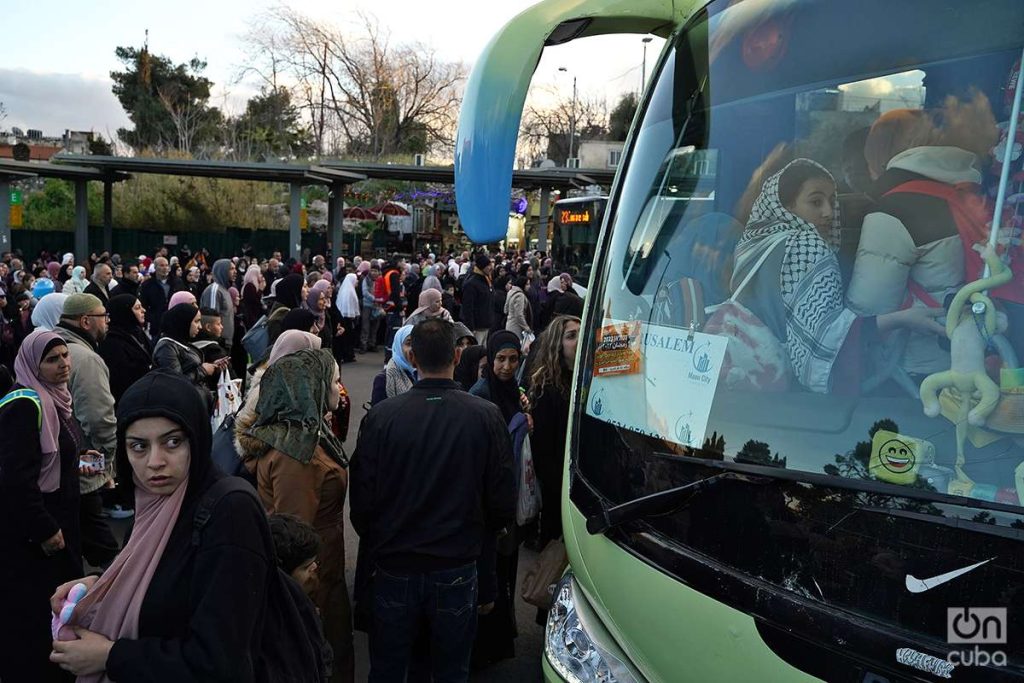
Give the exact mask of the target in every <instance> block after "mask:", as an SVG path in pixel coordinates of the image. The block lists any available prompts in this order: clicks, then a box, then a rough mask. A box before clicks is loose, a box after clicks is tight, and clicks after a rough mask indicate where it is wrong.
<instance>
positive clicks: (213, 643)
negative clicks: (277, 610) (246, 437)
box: [107, 474, 274, 683]
mask: <svg viewBox="0 0 1024 683" xmlns="http://www.w3.org/2000/svg"><path fill="white" fill-rule="evenodd" d="M215 479H216V475H212V474H211V477H210V479H208V480H207V481H206V482H204V483H206V484H207V486H206V488H208V486H209V485H212V484H213V481H214V480H215ZM204 490H205V488H204ZM198 503H199V497H198V496H193V495H191V492H189V495H188V496H187V497H186V499H185V502H184V504H183V505H182V507H181V512H180V513H179V514H178V521H177V523H175V525H174V528H173V530H172V531H171V535H170V538H169V540H168V542H167V548H166V549H165V550H164V554H163V556H162V557H161V558H160V563H159V564H158V565H157V568H156V573H155V574H154V575H153V580H152V581H151V582H150V584H149V588H148V589H147V591H146V596H145V598H143V601H142V607H141V609H140V610H139V637H138V638H137V639H134V640H129V639H125V638H122V639H120V640H118V641H116V642H115V643H114V647H113V648H112V649H111V650H110V656H109V657H108V659H107V674H108V675H109V676H110V678H111V680H114V681H150V682H152V683H158V682H160V681H167V683H172V682H174V683H176V682H177V681H199V680H202V681H254V680H259V674H258V673H255V674H254V671H253V669H254V657H255V655H257V654H258V653H259V648H260V647H261V645H260V639H261V637H262V633H263V624H264V608H265V604H264V603H265V601H266V599H267V584H268V575H269V572H270V571H272V570H273V569H274V558H273V556H272V554H271V549H269V548H267V547H266V545H265V544H264V541H263V538H262V534H261V531H260V525H261V524H266V521H265V513H264V512H263V510H262V509H261V508H260V506H259V504H258V503H257V502H256V499H255V498H254V497H253V496H251V495H248V494H246V493H244V492H239V493H231V494H228V495H226V496H225V497H224V498H223V499H221V501H220V503H218V505H217V507H216V508H214V514H213V516H212V517H211V518H210V521H209V522H208V523H207V525H206V527H205V528H204V529H203V532H202V534H201V535H200V542H199V545H198V547H193V545H192V528H193V518H194V516H195V511H196V507H197V506H198Z"/></svg>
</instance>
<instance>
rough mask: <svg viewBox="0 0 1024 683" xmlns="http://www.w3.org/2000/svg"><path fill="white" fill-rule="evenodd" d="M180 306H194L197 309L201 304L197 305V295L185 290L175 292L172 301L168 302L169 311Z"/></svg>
mask: <svg viewBox="0 0 1024 683" xmlns="http://www.w3.org/2000/svg"><path fill="white" fill-rule="evenodd" d="M178 304H192V305H193V306H196V307H198V306H199V304H198V303H196V295H195V294H193V293H192V292H188V291H185V290H182V291H180V292H175V293H174V294H172V295H171V298H170V300H169V301H168V302H167V310H168V311H169V310H171V309H172V308H174V307H175V306H177V305H178Z"/></svg>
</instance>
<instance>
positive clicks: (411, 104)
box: [246, 8, 466, 159]
mask: <svg viewBox="0 0 1024 683" xmlns="http://www.w3.org/2000/svg"><path fill="white" fill-rule="evenodd" d="M360 19H361V22H362V24H363V25H362V26H361V27H360V30H359V31H358V32H357V33H355V34H349V33H346V32H343V31H341V30H340V29H338V28H337V27H334V26H331V25H328V24H324V23H323V22H322V21H318V20H313V19H311V18H309V17H306V16H305V15H302V14H300V13H298V12H296V11H293V10H291V9H287V8H279V9H277V10H274V11H273V12H271V13H270V14H269V15H267V16H266V17H264V19H263V21H262V22H261V23H260V24H259V25H258V26H256V27H254V28H253V29H252V30H251V31H250V32H249V34H247V36H246V39H247V40H248V41H250V53H251V54H254V55H255V56H257V57H258V58H259V61H258V63H257V64H255V65H254V66H252V67H251V68H250V69H249V71H251V72H253V73H257V74H258V76H259V77H260V78H261V79H263V81H264V82H265V83H276V82H277V79H278V78H279V77H280V76H282V75H285V74H286V75H287V76H288V77H289V80H292V81H294V82H295V84H296V85H295V86H294V88H293V89H292V95H293V97H294V98H295V100H296V101H297V103H298V106H299V107H300V108H301V110H302V112H303V114H304V115H305V116H306V117H307V119H308V120H309V122H310V126H311V132H312V136H313V140H314V144H315V146H316V149H317V152H318V153H323V152H325V151H328V147H330V148H332V149H331V150H330V151H334V152H338V151H347V152H349V153H353V154H358V155H363V156H369V157H372V158H376V159H379V158H382V157H386V156H389V155H392V154H396V153H414V152H426V151H428V150H431V149H436V150H439V151H445V152H447V151H450V150H451V149H453V148H454V137H455V121H456V117H457V115H458V105H459V101H460V99H459V98H460V87H461V84H462V82H463V81H464V79H465V77H466V67H465V66H464V65H463V64H461V63H457V62H446V61H444V60H442V59H440V58H439V57H438V56H437V54H436V53H435V52H434V50H433V49H431V48H429V47H427V46H424V45H422V44H419V43H411V44H397V45H395V44H392V43H391V42H390V39H389V35H388V34H387V32H386V31H384V30H382V29H381V27H380V26H379V24H378V23H377V21H376V20H375V19H373V18H372V17H369V16H361V17H360Z"/></svg>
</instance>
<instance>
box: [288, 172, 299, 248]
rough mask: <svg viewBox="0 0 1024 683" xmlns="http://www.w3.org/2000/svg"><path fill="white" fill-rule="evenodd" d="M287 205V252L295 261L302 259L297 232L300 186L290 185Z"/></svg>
mask: <svg viewBox="0 0 1024 683" xmlns="http://www.w3.org/2000/svg"><path fill="white" fill-rule="evenodd" d="M289 194H290V196H289V204H288V241H289V243H290V245H289V247H288V251H290V252H291V257H292V258H293V259H295V260H296V261H298V260H300V259H301V258H302V231H301V230H299V212H300V211H301V210H302V185H300V184H299V183H291V185H290V187H289Z"/></svg>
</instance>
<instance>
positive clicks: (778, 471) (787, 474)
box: [659, 453, 1024, 515]
mask: <svg viewBox="0 0 1024 683" xmlns="http://www.w3.org/2000/svg"><path fill="white" fill-rule="evenodd" d="M659 455H665V456H668V457H671V458H672V459H674V460H681V461H683V462H687V463H691V464H694V465H702V466H704V467H710V468H712V469H718V470H724V471H725V472H733V473H737V474H746V475H749V476H754V477H769V478H772V479H779V480H783V481H791V482H795V483H798V484H812V485H814V486H822V487H824V488H832V489H843V490H846V491H854V492H856V493H876V494H879V495H884V496H892V497H894V498H910V499H915V500H926V501H928V502H931V503H943V504H945V505H956V506H958V507H966V508H975V509H978V510H995V511H997V512H1006V513H1009V514H1011V515H1024V510H1022V508H1021V506H1019V505H1011V504H1009V503H999V502H996V501H992V500H981V499H979V498H965V497H963V496H954V495H951V494H948V493H939V492H938V491H928V490H926V489H915V488H911V487H909V486H900V485H899V484H887V483H886V482H883V481H876V480H874V479H851V478H848V477H843V476H838V475H834V474H819V473H817V472H805V471H802V470H788V469H785V468H782V467H771V466H768V465H748V464H747V463H740V462H732V461H729V460H708V459H706V458H696V457H693V456H691V455H676V454H674V453H673V454H669V453H664V454H659Z"/></svg>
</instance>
